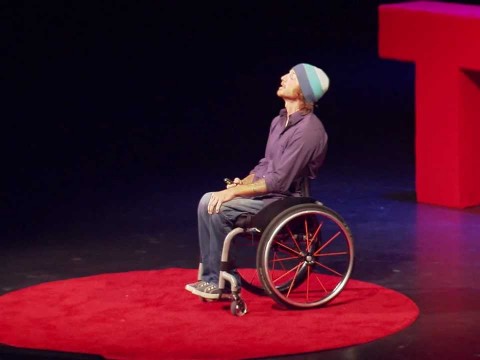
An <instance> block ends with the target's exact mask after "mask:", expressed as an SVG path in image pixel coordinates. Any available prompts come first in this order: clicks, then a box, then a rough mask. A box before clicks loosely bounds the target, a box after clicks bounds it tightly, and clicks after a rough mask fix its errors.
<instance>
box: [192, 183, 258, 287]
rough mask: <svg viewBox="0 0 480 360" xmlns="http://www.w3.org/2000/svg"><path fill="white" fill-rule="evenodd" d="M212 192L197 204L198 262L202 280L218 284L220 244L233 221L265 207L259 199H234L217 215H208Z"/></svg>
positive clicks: (225, 204)
mask: <svg viewBox="0 0 480 360" xmlns="http://www.w3.org/2000/svg"><path fill="white" fill-rule="evenodd" d="M211 196H212V193H211V192H210V193H206V194H205V195H203V197H202V198H201V199H200V202H199V204H198V240H199V244H200V261H201V262H202V265H203V273H202V277H201V278H202V280H204V281H207V282H213V283H215V284H217V285H218V278H219V274H220V260H221V257H222V248H223V241H224V240H225V236H227V234H228V233H229V232H230V231H231V230H232V229H233V224H234V223H235V220H236V218H237V217H238V216H239V215H241V214H246V213H247V214H256V213H258V212H259V211H260V210H261V209H262V208H263V207H264V206H265V204H264V202H263V201H262V200H255V199H250V198H236V199H233V200H230V201H228V202H226V203H223V204H222V206H221V207H220V211H219V213H218V214H216V213H213V214H212V215H210V214H209V213H208V212H207V207H208V202H209V201H210V197H211Z"/></svg>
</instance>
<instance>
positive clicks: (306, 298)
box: [257, 203, 354, 309]
mask: <svg viewBox="0 0 480 360" xmlns="http://www.w3.org/2000/svg"><path fill="white" fill-rule="evenodd" d="M298 239H300V240H298ZM302 239H303V240H302ZM353 264H354V246H353V236H352V234H351V231H350V229H349V227H348V225H347V224H346V223H345V221H344V220H343V219H342V218H341V217H340V215H339V214H337V213H336V212H335V211H333V210H331V209H329V208H327V207H325V206H323V205H321V204H319V203H311V204H300V205H295V206H293V207H291V208H289V209H287V210H285V211H283V212H282V213H280V214H279V215H277V216H276V217H275V218H274V219H273V220H272V221H271V222H270V224H269V225H268V226H267V228H266V229H265V231H264V232H263V234H262V236H261V239H260V243H259V248H258V251H257V271H258V273H259V277H260V281H261V283H262V287H263V289H265V291H266V292H267V293H268V295H269V296H271V297H272V298H273V299H274V300H275V301H276V302H277V303H279V304H281V305H283V306H285V307H288V308H299V309H306V308H313V307H318V306H322V305H325V304H327V303H328V302H330V301H331V300H333V299H334V298H335V297H336V296H337V295H338V294H339V293H340V292H341V291H342V290H343V288H344V287H345V285H346V284H347V282H348V279H349V278H350V275H351V273H352V271H353Z"/></svg>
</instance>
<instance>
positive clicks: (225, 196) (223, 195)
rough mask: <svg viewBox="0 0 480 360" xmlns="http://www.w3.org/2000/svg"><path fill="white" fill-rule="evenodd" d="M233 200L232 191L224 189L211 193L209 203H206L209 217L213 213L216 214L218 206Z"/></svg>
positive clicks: (218, 209)
mask: <svg viewBox="0 0 480 360" xmlns="http://www.w3.org/2000/svg"><path fill="white" fill-rule="evenodd" d="M235 180H236V179H235ZM233 198H235V195H234V192H233V189H226V190H222V191H217V192H214V193H212V196H211V197H210V201H209V202H208V213H209V214H210V215H212V214H213V213H214V212H215V213H217V214H218V212H219V211H220V206H222V204H223V203H224V202H227V201H230V200H232V199H233Z"/></svg>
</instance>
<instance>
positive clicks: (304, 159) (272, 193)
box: [250, 109, 328, 198]
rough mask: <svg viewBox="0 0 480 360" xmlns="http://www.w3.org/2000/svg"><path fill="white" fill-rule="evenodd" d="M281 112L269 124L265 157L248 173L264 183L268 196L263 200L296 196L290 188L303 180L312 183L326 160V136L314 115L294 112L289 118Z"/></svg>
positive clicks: (284, 112)
mask: <svg viewBox="0 0 480 360" xmlns="http://www.w3.org/2000/svg"><path fill="white" fill-rule="evenodd" d="M286 121H287V111H286V110H285V109H282V110H281V111H280V114H279V115H278V116H277V117H275V118H274V119H273V120H272V123H271V125H270V134H269V136H268V141H267V147H266V150H265V157H264V158H263V159H261V160H260V161H259V163H258V165H257V166H255V168H253V169H252V171H251V172H250V173H251V174H252V173H253V174H255V179H254V180H258V179H261V178H264V179H265V183H266V185H267V189H268V192H269V194H268V195H267V196H264V197H263V198H279V197H280V198H281V197H285V196H290V195H298V194H295V193H293V192H292V184H294V183H295V182H296V181H299V180H301V179H302V178H305V177H308V178H310V179H314V178H315V177H316V176H317V172H318V170H319V168H320V166H321V165H322V163H323V160H324V159H325V154H326V151H327V140H328V136H327V133H326V132H325V128H324V127H323V124H322V122H321V121H320V119H319V118H318V117H317V116H316V115H315V114H314V113H313V112H310V113H303V112H301V111H299V112H296V113H294V114H292V115H291V116H290V119H289V122H288V126H287V127H285V123H286Z"/></svg>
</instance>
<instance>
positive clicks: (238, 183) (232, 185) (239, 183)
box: [227, 177, 243, 189]
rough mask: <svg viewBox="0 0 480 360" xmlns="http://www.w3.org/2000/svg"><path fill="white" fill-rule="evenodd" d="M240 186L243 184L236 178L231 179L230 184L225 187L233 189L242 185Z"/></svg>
mask: <svg viewBox="0 0 480 360" xmlns="http://www.w3.org/2000/svg"><path fill="white" fill-rule="evenodd" d="M242 184H243V181H242V180H241V179H239V178H238V177H236V178H235V179H233V182H232V183H230V184H228V185H227V189H230V188H232V187H235V186H237V185H242Z"/></svg>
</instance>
